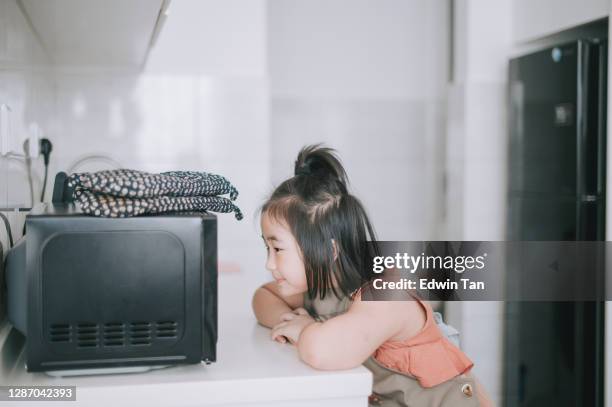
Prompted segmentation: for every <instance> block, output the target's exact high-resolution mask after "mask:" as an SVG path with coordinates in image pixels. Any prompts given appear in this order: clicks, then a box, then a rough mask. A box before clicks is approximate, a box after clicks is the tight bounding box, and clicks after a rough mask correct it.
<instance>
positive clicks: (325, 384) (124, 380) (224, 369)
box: [0, 276, 372, 407]
mask: <svg viewBox="0 0 612 407" xmlns="http://www.w3.org/2000/svg"><path fill="white" fill-rule="evenodd" d="M221 280H222V281H220V289H219V340H218V343H217V362H216V363H213V364H211V365H205V364H203V363H202V364H198V365H180V366H172V367H168V368H164V369H159V370H155V371H150V372H145V373H133V374H113V375H97V376H79V377H62V378H57V377H51V376H48V375H47V374H45V373H28V372H26V370H25V349H24V348H23V346H21V347H20V348H19V350H15V351H13V352H11V354H9V356H14V359H13V358H12V357H6V356H7V354H6V353H5V354H4V360H3V361H2V363H0V383H1V384H3V385H6V384H16V385H22V386H23V385H39V386H40V385H58V386H59V385H64V386H68V385H72V386H76V396H77V401H76V402H65V404H66V405H70V406H91V405H108V404H112V405H129V406H133V407H136V406H211V405H223V406H230V405H252V406H256V405H262V406H264V405H265V406H272V405H278V406H289V405H294V406H307V405H317V406H322V405H325V404H327V405H333V406H341V405H342V406H349V405H360V406H363V407H365V406H367V397H368V395H369V394H370V392H371V386H372V376H371V373H370V372H369V371H368V370H367V369H366V368H365V367H363V366H360V367H358V368H355V369H351V370H344V371H318V370H315V369H313V368H311V367H309V366H307V365H306V364H304V363H303V362H301V361H300V360H299V359H298V356H297V352H296V350H295V348H294V347H293V346H291V345H286V344H279V343H276V342H273V341H272V340H270V336H269V335H270V331H269V329H267V328H264V327H262V326H260V325H258V324H257V322H256V321H255V318H254V316H253V315H252V312H251V310H250V308H249V307H248V306H245V304H248V301H244V298H246V297H242V298H243V301H234V300H232V298H235V297H236V296H242V295H244V296H248V298H249V299H250V296H251V295H252V292H246V291H250V290H247V289H245V290H244V291H245V292H240V291H243V290H240V289H238V287H240V286H241V284H237V283H236V282H240V278H239V277H236V276H232V277H224V278H222V279H221ZM238 304H240V305H239V306H237V305H238ZM2 344H3V341H0V346H1V345H2ZM15 353H18V354H19V356H17V355H16V354H15ZM10 359H13V361H11V360H10ZM39 403H40V402H38V401H32V402H26V401H18V402H2V404H3V405H13V404H14V405H16V406H21V407H25V406H28V405H33V406H40V404H39Z"/></svg>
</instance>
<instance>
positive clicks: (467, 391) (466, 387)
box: [461, 383, 472, 397]
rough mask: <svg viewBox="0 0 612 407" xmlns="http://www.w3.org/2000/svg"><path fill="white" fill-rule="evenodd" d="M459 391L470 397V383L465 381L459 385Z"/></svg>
mask: <svg viewBox="0 0 612 407" xmlns="http://www.w3.org/2000/svg"><path fill="white" fill-rule="evenodd" d="M461 393H463V394H464V395H465V396H466V397H472V385H471V384H469V383H466V384H464V385H463V386H461Z"/></svg>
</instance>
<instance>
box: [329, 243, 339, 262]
mask: <svg viewBox="0 0 612 407" xmlns="http://www.w3.org/2000/svg"><path fill="white" fill-rule="evenodd" d="M331 242H332V248H333V249H334V261H336V260H338V244H337V243H336V241H335V240H334V239H332V240H331Z"/></svg>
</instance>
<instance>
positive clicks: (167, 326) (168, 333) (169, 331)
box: [156, 321, 178, 339]
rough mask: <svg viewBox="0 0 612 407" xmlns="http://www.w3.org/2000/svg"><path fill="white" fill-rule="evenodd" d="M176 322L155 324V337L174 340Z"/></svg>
mask: <svg viewBox="0 0 612 407" xmlns="http://www.w3.org/2000/svg"><path fill="white" fill-rule="evenodd" d="M177 325H178V324H177V323H176V321H159V322H157V324H156V332H157V334H156V337H157V338H159V339H167V338H176V336H177Z"/></svg>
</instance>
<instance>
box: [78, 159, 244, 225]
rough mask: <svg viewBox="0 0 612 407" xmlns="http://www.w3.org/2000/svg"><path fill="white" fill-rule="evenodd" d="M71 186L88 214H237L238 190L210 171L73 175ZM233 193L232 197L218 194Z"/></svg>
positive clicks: (113, 171) (125, 171)
mask: <svg viewBox="0 0 612 407" xmlns="http://www.w3.org/2000/svg"><path fill="white" fill-rule="evenodd" d="M68 185H69V186H70V187H73V188H74V198H75V200H76V201H77V202H78V203H79V205H80V207H81V209H82V210H83V212H84V213H86V214H89V215H94V216H105V217H112V218H117V217H119V218H123V217H129V216H138V215H144V214H159V213H166V212H194V211H197V212H201V211H213V212H224V213H228V212H234V214H235V216H236V219H238V220H240V219H242V213H241V212H240V209H239V208H238V207H237V206H236V205H234V204H233V203H232V200H234V199H236V197H237V196H238V191H237V190H236V188H235V187H234V186H233V185H232V184H231V183H230V182H229V181H228V180H227V179H225V178H224V177H222V176H220V175H216V174H209V173H206V172H194V171H172V172H165V173H161V174H150V173H147V172H142V171H136V170H128V169H121V170H110V171H98V172H94V173H78V174H72V175H71V176H70V177H69V178H68ZM221 194H229V196H230V198H229V199H228V198H225V197H221V196H217V195H221Z"/></svg>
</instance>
